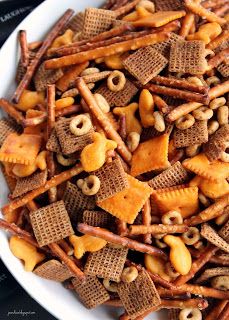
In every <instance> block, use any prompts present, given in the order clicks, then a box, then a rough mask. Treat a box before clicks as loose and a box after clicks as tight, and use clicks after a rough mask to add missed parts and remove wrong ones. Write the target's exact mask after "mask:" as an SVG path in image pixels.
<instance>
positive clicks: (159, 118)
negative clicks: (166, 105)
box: [153, 111, 165, 132]
mask: <svg viewBox="0 0 229 320" xmlns="http://www.w3.org/2000/svg"><path fill="white" fill-rule="evenodd" d="M153 116H154V120H155V122H154V128H155V129H156V130H157V131H159V132H163V131H165V120H164V117H163V115H162V113H161V112H160V111H155V112H154V113H153Z"/></svg>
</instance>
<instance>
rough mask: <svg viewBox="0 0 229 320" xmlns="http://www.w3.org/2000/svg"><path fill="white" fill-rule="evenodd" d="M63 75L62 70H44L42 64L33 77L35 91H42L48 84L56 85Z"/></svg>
mask: <svg viewBox="0 0 229 320" xmlns="http://www.w3.org/2000/svg"><path fill="white" fill-rule="evenodd" d="M63 75H64V73H63V71H62V69H55V70H51V71H50V70H46V69H45V67H44V63H42V64H41V65H40V66H39V68H38V70H37V72H36V74H35V75H34V84H35V88H36V90H37V91H43V90H45V89H46V86H47V85H48V84H54V83H56V82H57V81H58V80H59V79H60V78H61V77H62V76H63Z"/></svg>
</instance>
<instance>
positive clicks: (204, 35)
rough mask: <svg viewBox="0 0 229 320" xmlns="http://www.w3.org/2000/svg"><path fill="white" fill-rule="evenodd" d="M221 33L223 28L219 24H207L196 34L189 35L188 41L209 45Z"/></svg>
mask: <svg viewBox="0 0 229 320" xmlns="http://www.w3.org/2000/svg"><path fill="white" fill-rule="evenodd" d="M221 32H222V28H221V26H220V25H219V24H218V23H217V22H211V23H206V24H204V25H202V26H200V27H199V29H198V31H197V32H196V33H194V34H190V35H188V36H187V39H188V40H202V41H204V43H205V44H208V43H209V42H211V41H212V40H214V39H215V38H216V37H217V36H218V35H220V33H221Z"/></svg>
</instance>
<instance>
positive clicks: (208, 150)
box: [203, 124, 229, 161]
mask: <svg viewBox="0 0 229 320" xmlns="http://www.w3.org/2000/svg"><path fill="white" fill-rule="evenodd" d="M228 136H229V125H228V124H225V125H223V126H222V127H221V128H220V129H219V130H217V131H216V132H215V133H214V134H212V136H211V137H210V139H209V141H208V142H207V143H206V144H205V145H204V149H203V150H204V153H205V155H206V156H207V158H208V159H209V160H210V161H213V160H217V159H219V158H220V155H221V153H222V151H225V150H226V145H227V142H228V140H229V138H228Z"/></svg>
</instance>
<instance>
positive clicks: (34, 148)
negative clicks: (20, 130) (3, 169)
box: [0, 133, 42, 165]
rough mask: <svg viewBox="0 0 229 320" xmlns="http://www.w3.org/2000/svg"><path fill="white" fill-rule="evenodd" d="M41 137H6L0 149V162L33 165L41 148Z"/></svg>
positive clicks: (27, 135)
mask: <svg viewBox="0 0 229 320" xmlns="http://www.w3.org/2000/svg"><path fill="white" fill-rule="evenodd" d="M41 140H42V139H41V137H40V136H38V135H32V134H22V135H20V136H19V135H17V134H16V133H11V134H10V135H8V137H7V138H6V140H5V141H4V143H3V145H2V147H1V149H0V161H4V162H10V163H19V164H25V165H28V164H33V163H34V161H35V159H36V157H37V155H38V152H39V150H40V147H41Z"/></svg>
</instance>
